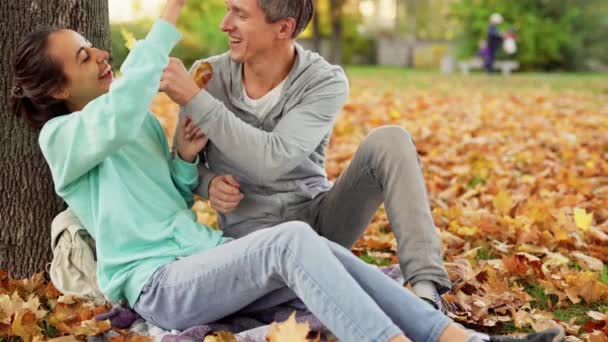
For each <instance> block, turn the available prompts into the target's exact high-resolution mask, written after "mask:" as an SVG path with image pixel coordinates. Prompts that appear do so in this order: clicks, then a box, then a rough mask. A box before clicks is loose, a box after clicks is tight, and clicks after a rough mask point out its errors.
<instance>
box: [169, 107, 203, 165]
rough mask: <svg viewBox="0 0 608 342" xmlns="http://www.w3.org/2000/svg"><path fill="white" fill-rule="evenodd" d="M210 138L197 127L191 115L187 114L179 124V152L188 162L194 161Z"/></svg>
mask: <svg viewBox="0 0 608 342" xmlns="http://www.w3.org/2000/svg"><path fill="white" fill-rule="evenodd" d="M208 140H209V138H207V136H206V135H205V134H204V133H203V132H202V131H201V129H200V128H199V127H197V126H196V125H195V124H194V123H193V122H192V120H191V119H190V117H188V116H186V117H184V118H182V119H181V120H180V121H179V124H178V126H177V140H176V141H175V143H176V144H177V153H178V154H179V157H180V158H181V159H182V160H183V161H186V162H188V163H192V162H193V161H194V159H195V158H196V155H197V154H198V153H199V152H200V151H201V150H202V149H203V148H204V147H205V145H207V141H208Z"/></svg>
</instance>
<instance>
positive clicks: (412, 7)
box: [406, 0, 418, 68]
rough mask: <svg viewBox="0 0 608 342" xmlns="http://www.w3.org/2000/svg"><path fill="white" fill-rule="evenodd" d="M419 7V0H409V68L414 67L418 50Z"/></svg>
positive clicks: (407, 9) (407, 4)
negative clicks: (417, 10)
mask: <svg viewBox="0 0 608 342" xmlns="http://www.w3.org/2000/svg"><path fill="white" fill-rule="evenodd" d="M417 7H418V0H407V2H406V11H407V13H406V14H407V53H406V58H407V61H406V65H407V66H408V67H409V68H413V67H414V55H415V52H416V31H417V25H416V8H417Z"/></svg>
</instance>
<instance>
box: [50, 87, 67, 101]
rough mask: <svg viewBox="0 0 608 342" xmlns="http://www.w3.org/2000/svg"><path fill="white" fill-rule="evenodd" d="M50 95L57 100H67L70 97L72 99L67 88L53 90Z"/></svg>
mask: <svg viewBox="0 0 608 342" xmlns="http://www.w3.org/2000/svg"><path fill="white" fill-rule="evenodd" d="M50 95H51V97H52V98H54V99H56V100H66V99H67V98H68V97H70V92H68V90H67V89H66V88H65V87H61V88H59V89H55V90H53V92H51V94H50Z"/></svg>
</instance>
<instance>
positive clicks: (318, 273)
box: [134, 221, 452, 342]
mask: <svg viewBox="0 0 608 342" xmlns="http://www.w3.org/2000/svg"><path fill="white" fill-rule="evenodd" d="M295 296H298V297H299V298H300V299H301V300H302V301H303V302H304V304H306V306H307V307H308V309H309V310H310V311H311V312H312V313H314V314H315V316H316V317H317V318H319V319H320V320H321V322H323V324H325V326H327V328H329V329H330V330H331V331H332V332H333V333H334V334H335V335H336V336H337V337H338V338H339V339H340V340H341V341H361V342H366V341H370V342H371V341H381V342H385V341H388V340H389V339H390V338H392V337H394V336H396V335H397V334H399V333H400V332H404V333H405V334H406V335H407V336H408V337H409V338H410V339H412V340H414V341H436V340H437V339H438V337H439V336H440V335H441V334H442V333H443V331H444V330H445V328H446V327H447V326H448V325H449V324H450V323H451V322H452V321H451V320H450V319H449V318H448V317H446V316H444V315H443V314H442V313H441V312H439V311H438V310H435V309H433V308H432V307H431V306H430V305H428V304H427V303H425V302H424V301H422V300H421V299H419V298H418V297H416V296H415V295H414V294H413V293H411V292H410V291H408V290H407V289H406V288H404V287H403V286H401V285H399V284H397V283H396V282H395V281H394V280H392V279H391V278H389V277H388V276H387V275H385V274H383V273H382V272H381V271H379V270H378V269H377V268H375V267H373V266H370V265H367V264H365V263H364V262H363V261H361V260H359V259H358V258H357V257H356V256H354V255H353V254H352V253H351V252H350V251H349V250H347V249H345V248H344V247H342V246H340V245H338V244H336V243H333V242H331V241H329V240H327V239H325V238H323V237H321V236H319V235H318V234H316V233H315V232H314V231H313V230H312V228H311V227H310V226H309V225H308V224H306V223H304V222H298V221H294V222H287V223H283V224H280V225H278V226H276V227H272V228H268V229H261V230H258V231H256V232H254V233H251V234H249V235H247V236H245V237H243V238H240V239H237V240H232V241H230V242H228V243H225V244H222V245H220V246H218V247H215V248H212V249H210V250H207V251H205V252H202V253H199V254H195V255H191V256H188V257H185V258H183V259H180V260H177V261H174V262H172V263H170V264H167V265H165V266H162V267H161V268H159V270H158V271H156V273H155V274H154V275H153V276H152V278H151V279H150V280H149V281H148V283H147V284H146V285H144V288H143V290H142V292H141V294H140V297H139V299H138V301H137V303H135V305H134V309H135V311H137V312H138V313H139V314H140V315H141V316H142V317H144V318H145V319H146V320H148V321H151V322H152V323H154V324H156V325H157V326H159V327H162V328H165V329H180V330H183V329H185V328H189V327H192V326H195V325H198V324H206V323H210V322H213V321H216V320H218V319H220V318H222V317H225V316H228V315H230V314H233V313H236V312H252V311H255V310H261V309H265V308H269V307H272V306H274V305H277V304H280V303H282V302H285V301H287V300H290V299H293V298H295Z"/></svg>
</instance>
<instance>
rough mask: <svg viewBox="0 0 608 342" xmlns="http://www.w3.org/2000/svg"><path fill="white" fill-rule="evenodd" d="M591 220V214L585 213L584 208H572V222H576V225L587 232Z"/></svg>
mask: <svg viewBox="0 0 608 342" xmlns="http://www.w3.org/2000/svg"><path fill="white" fill-rule="evenodd" d="M592 221H593V214H592V213H587V211H586V210H585V209H581V208H574V222H576V227H577V228H579V229H580V230H582V231H584V232H587V231H589V228H590V227H591V222H592Z"/></svg>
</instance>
